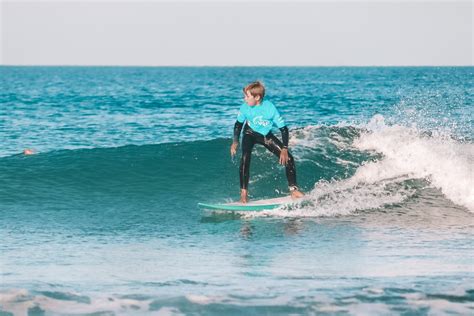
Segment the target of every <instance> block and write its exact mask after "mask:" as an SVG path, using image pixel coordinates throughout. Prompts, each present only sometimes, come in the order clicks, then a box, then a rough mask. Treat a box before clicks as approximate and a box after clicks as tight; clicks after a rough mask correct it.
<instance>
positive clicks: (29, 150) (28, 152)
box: [23, 148, 36, 156]
mask: <svg viewBox="0 0 474 316" xmlns="http://www.w3.org/2000/svg"><path fill="white" fill-rule="evenodd" d="M34 154H36V151H35V150H33V149H30V148H26V149H24V150H23V155H25V156H28V155H34Z"/></svg>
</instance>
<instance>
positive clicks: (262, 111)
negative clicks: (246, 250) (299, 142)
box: [230, 81, 304, 203]
mask: <svg viewBox="0 0 474 316" xmlns="http://www.w3.org/2000/svg"><path fill="white" fill-rule="evenodd" d="M243 91H244V100H245V102H244V103H243V104H242V105H241V106H240V111H239V114H238V115H237V121H236V122H235V125H234V141H233V143H232V145H231V147H230V153H231V155H232V156H234V155H235V154H236V152H237V147H238V146H239V137H240V132H241V131H242V128H243V129H244V132H243V134H244V136H243V139H242V158H241V160H240V169H239V171H240V202H242V203H247V201H248V184H249V167H250V156H251V154H252V149H253V146H254V145H255V144H261V145H263V146H265V148H267V149H268V150H270V151H271V152H272V153H273V154H274V155H276V156H277V157H279V163H280V164H282V165H285V166H286V177H287V179H288V187H289V189H290V192H291V197H292V198H299V197H302V196H303V195H304V194H303V193H302V192H301V191H300V190H299V189H298V186H297V184H296V169H295V162H294V159H293V156H292V155H291V154H290V153H289V152H288V139H289V133H288V127H286V124H285V121H284V120H283V118H282V117H281V116H280V113H278V110H277V109H276V107H275V105H273V103H271V102H270V101H268V100H264V99H263V98H264V96H265V87H264V86H263V84H262V83H261V82H260V81H256V82H252V83H250V84H248V85H247V86H246V87H245V88H244V89H243ZM245 122H246V123H245ZM244 123H245V126H244ZM273 125H276V126H277V127H278V128H279V129H280V131H281V137H282V140H283V142H281V141H280V140H279V139H278V138H277V137H276V136H275V135H273V134H272V132H271V130H272V127H273Z"/></svg>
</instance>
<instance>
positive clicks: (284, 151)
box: [280, 148, 288, 165]
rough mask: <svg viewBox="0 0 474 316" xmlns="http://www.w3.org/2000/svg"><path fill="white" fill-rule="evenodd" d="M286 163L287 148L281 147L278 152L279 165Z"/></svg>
mask: <svg viewBox="0 0 474 316" xmlns="http://www.w3.org/2000/svg"><path fill="white" fill-rule="evenodd" d="M287 163H288V149H286V148H283V149H282V150H281V153H280V165H286V164H287Z"/></svg>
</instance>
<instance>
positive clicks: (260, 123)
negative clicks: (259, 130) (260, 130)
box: [252, 115, 271, 127]
mask: <svg viewBox="0 0 474 316" xmlns="http://www.w3.org/2000/svg"><path fill="white" fill-rule="evenodd" d="M252 123H253V124H255V125H258V126H263V127H266V126H268V125H270V124H271V122H270V121H269V120H266V119H264V118H263V116H262V115H260V116H256V117H254V118H253V120H252Z"/></svg>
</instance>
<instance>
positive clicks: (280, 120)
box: [272, 108, 290, 149]
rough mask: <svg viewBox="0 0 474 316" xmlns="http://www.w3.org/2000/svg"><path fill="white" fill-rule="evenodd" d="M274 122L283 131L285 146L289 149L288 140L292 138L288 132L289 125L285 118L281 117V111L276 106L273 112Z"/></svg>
mask: <svg viewBox="0 0 474 316" xmlns="http://www.w3.org/2000/svg"><path fill="white" fill-rule="evenodd" d="M272 120H273V123H274V124H275V125H276V126H277V127H278V128H279V129H280V131H281V138H282V141H283V148H286V149H288V140H289V138H290V135H289V132H288V127H286V123H285V120H283V118H282V117H281V115H280V113H279V112H278V110H277V109H276V108H275V110H274V112H273V118H272Z"/></svg>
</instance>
